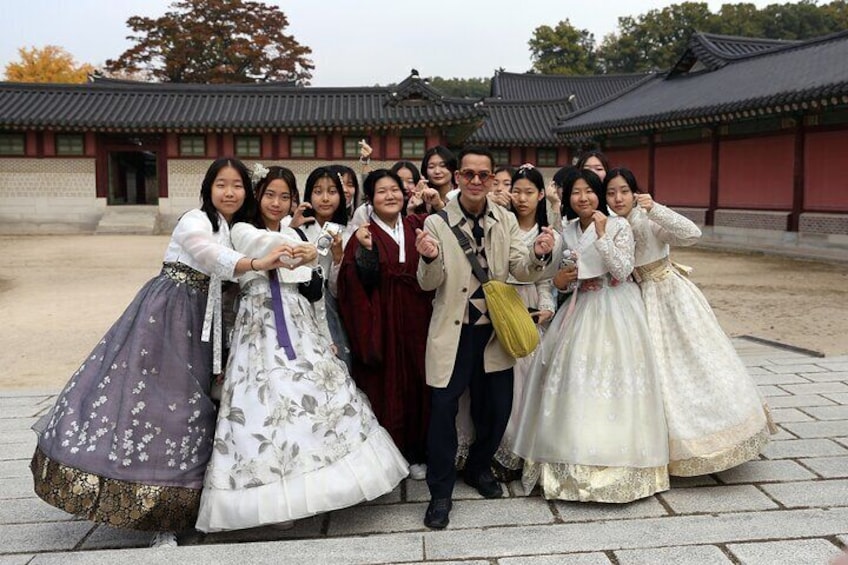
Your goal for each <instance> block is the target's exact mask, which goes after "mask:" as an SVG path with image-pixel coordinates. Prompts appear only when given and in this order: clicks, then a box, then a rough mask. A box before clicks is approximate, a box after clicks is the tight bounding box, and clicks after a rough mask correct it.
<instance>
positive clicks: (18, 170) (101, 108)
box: [0, 31, 848, 256]
mask: <svg viewBox="0 0 848 565" xmlns="http://www.w3.org/2000/svg"><path fill="white" fill-rule="evenodd" d="M845 60H848V31H846V32H842V33H837V34H834V35H830V36H826V37H822V38H817V39H814V40H810V41H802V42H782V41H772V40H762V39H750V38H739V37H726V36H718V35H710V34H703V33H696V34H694V35H693V36H692V39H691V41H690V43H689V45H688V48H687V49H686V51H685V52H684V53H683V54H681V57H680V59H679V61H678V63H677V64H676V65H675V66H674V68H672V69H671V70H669V71H667V72H663V73H647V74H629V75H601V76H582V77H573V76H545V75H536V74H519V73H508V72H498V73H496V74H495V76H494V77H493V79H492V90H491V94H490V96H488V97H485V98H483V99H466V98H453V97H448V96H444V95H443V94H442V93H440V92H438V91H437V90H435V89H434V88H433V87H431V86H430V85H429V84H428V83H427V81H426V80H424V79H421V78H420V77H419V76H418V74H417V73H416V72H414V71H413V73H412V74H411V75H410V76H409V77H407V78H406V79H405V80H403V81H402V82H401V83H400V84H398V85H397V86H396V87H390V88H389V87H355V88H312V87H297V86H294V85H290V84H270V85H262V84H251V85H186V84H150V83H137V82H124V81H114V80H104V79H95V80H94V81H93V82H91V83H89V84H84V85H49V84H48V85H43V84H15V83H0V233H2V232H6V233H10V232H11V233H23V232H30V233H31V232H62V231H83V232H91V231H95V230H99V231H110V230H115V231H131V230H136V228H139V229H138V230H137V231H147V232H150V231H153V230H154V229H158V230H160V231H166V230H168V229H169V228H170V226H171V225H172V224H173V223H174V221H175V220H176V218H177V217H178V216H179V214H181V213H182V212H184V211H185V210H187V209H189V208H192V207H194V206H196V205H197V203H198V193H199V187H200V181H201V179H202V177H203V173H204V171H205V170H206V168H207V166H208V164H209V163H210V162H211V160H213V159H214V158H216V157H218V156H222V155H235V156H237V157H239V158H241V159H243V160H244V161H246V162H247V163H248V164H252V163H253V162H255V161H259V162H262V163H263V164H265V165H268V164H283V165H285V166H287V167H289V168H291V169H292V170H294V172H295V173H296V175H297V176H298V179H299V180H300V182H303V181H304V179H305V177H306V175H307V174H308V173H309V171H310V170H312V169H313V168H314V167H316V166H318V165H320V164H325V163H327V162H338V163H345V164H348V165H350V166H353V167H354V168H356V167H357V164H356V161H357V157H358V146H357V141H358V140H359V139H362V138H365V139H367V140H368V141H369V143H370V144H371V145H372V146H373V147H374V155H373V161H374V163H373V164H374V166H389V165H391V164H392V163H394V162H395V161H397V160H399V159H408V160H411V161H413V162H416V163H418V162H420V159H421V156H422V155H423V153H424V151H425V150H426V148H428V147H431V146H433V145H437V144H442V145H447V146H449V147H452V148H458V147H460V146H462V145H463V144H466V143H474V144H482V145H487V146H489V147H491V148H492V149H493V152H494V154H495V158H496V162H497V164H498V165H500V164H510V165H513V166H517V165H520V164H522V163H525V162H531V163H535V164H536V165H537V166H538V167H540V168H541V169H542V172H543V173H544V174H545V175H546V176H548V177H549V176H550V174H551V173H553V171H555V170H556V168H558V167H560V166H563V165H567V164H570V163H571V162H572V161H573V159H574V158H575V157H576V155H577V154H578V153H579V152H580V151H581V150H583V149H585V148H588V147H593V148H595V147H599V148H601V149H602V150H603V151H604V152H605V153H607V154H608V156H609V157H610V159H611V161H612V163H613V165H625V166H628V167H630V168H631V169H633V170H634V172H635V173H636V175H637V177H638V178H639V180H640V181H641V182H642V183H643V184H644V185H645V186H646V187H648V188H649V189H650V190H651V191H652V192H653V194H654V195H655V197H656V198H657V200H659V201H661V202H664V203H667V204H669V205H671V206H673V207H675V208H676V209H678V210H681V211H683V212H684V213H685V214H687V215H688V216H690V217H692V218H693V219H694V220H695V221H697V222H698V223H700V224H702V225H704V226H705V235H706V237H705V239H706V240H707V241H712V242H714V243H719V244H721V243H727V244H730V245H734V246H737V247H738V246H743V247H751V248H759V249H771V248H773V249H777V248H783V249H784V250H785V249H786V248H790V249H791V248H796V250H797V251H798V252H799V253H803V252H804V249H806V248H805V247H804V246H807V247H810V246H812V247H810V248H816V249H829V250H830V251H828V253H831V252H832V253H831V256H834V255H840V256H846V254H848V177H846V176H845V175H842V174H840V173H841V171H840V164H841V162H840V158H841V157H842V156H843V155H844V154H846V150H848V65H845V64H844V61H845ZM157 222H158V224H157Z"/></svg>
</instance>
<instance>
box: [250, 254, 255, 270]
mask: <svg viewBox="0 0 848 565" xmlns="http://www.w3.org/2000/svg"><path fill="white" fill-rule="evenodd" d="M254 261H256V258H255V257H254V258H253V259H251V260H250V270H251V271H255V270H256V267H254V266H253V262H254Z"/></svg>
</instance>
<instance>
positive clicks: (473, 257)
mask: <svg viewBox="0 0 848 565" xmlns="http://www.w3.org/2000/svg"><path fill="white" fill-rule="evenodd" d="M438 214H439V216H440V217H441V218H442V219H443V220H444V221H445V223H446V224H447V225H448V227H449V228H450V229H451V231H452V232H453V234H454V235H455V236H456V239H457V240H458V241H459V246H460V247H462V251H463V253H465V257H466V258H467V259H468V262H469V263H471V270H472V271H473V272H474V276H475V277H477V280H478V281H480V284H485V283H487V282H489V275H488V273H486V270H485V269H483V266H482V265H480V261H478V260H477V254H476V253H475V252H474V249H473V248H472V247H471V242H470V241H468V237H467V236H466V235H465V232H463V231H462V230H461V229H460V228H459V226H458V225H456V226H452V225H450V222H449V221H448V213H447V212H445V211H444V210H439V211H438Z"/></svg>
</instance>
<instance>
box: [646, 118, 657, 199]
mask: <svg viewBox="0 0 848 565" xmlns="http://www.w3.org/2000/svg"><path fill="white" fill-rule="evenodd" d="M656 155H657V152H656V143H655V142H654V134H653V133H649V134H648V194H650V195H651V196H652V197H653V196H654V182H655V178H656V176H655V171H656Z"/></svg>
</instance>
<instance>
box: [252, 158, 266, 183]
mask: <svg viewBox="0 0 848 565" xmlns="http://www.w3.org/2000/svg"><path fill="white" fill-rule="evenodd" d="M270 172H271V171H270V170H269V169H268V168H267V167H265V166H263V165H262V163H254V164H253V170H252V171H251V172H250V180H252V181H253V184H256V183H258V182H259V181H261V180H262V179H264V178H265V176H266V175H267V174H268V173H270Z"/></svg>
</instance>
